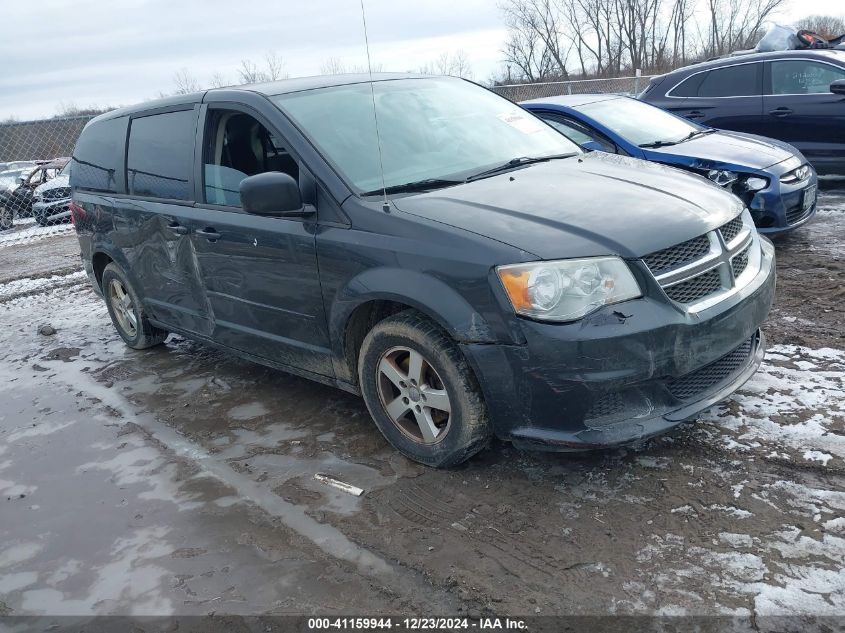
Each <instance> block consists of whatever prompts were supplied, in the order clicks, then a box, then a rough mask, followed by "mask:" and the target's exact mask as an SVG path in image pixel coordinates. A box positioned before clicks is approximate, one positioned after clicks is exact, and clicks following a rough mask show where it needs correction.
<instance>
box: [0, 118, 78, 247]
mask: <svg viewBox="0 0 845 633" xmlns="http://www.w3.org/2000/svg"><path fill="white" fill-rule="evenodd" d="M91 118H92V117H90V116H76V117H61V118H54V119H43V120H40V121H20V122H18V121H15V122H9V123H0V231H9V230H11V229H13V228H15V229H16V231H17V232H20V231H29V230H30V229H31V232H38V231H39V229H49V228H50V227H67V229H68V230H70V225H69V224H68V223H69V222H70V208H69V205H70V187H69V185H68V174H67V169H65V167H66V165H67V163H68V158H69V157H70V155H71V153H72V152H73V147H74V145H76V139H78V138H79V135H80V133H81V132H82V128H84V127H85V124H86V123H88V121H90V120H91Z"/></svg>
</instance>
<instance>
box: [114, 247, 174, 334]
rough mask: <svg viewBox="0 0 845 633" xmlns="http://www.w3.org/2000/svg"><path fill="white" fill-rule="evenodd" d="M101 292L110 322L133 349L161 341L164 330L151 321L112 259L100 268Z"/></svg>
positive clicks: (127, 280) (125, 277)
mask: <svg viewBox="0 0 845 633" xmlns="http://www.w3.org/2000/svg"><path fill="white" fill-rule="evenodd" d="M102 288H103V296H104V297H105V299H106V308H108V311H109V316H110V317H111V320H112V324H114V327H115V329H116V330H117V333H118V334H120V338H122V339H123V340H124V342H125V343H126V344H127V345H128V346H129V347H131V348H132V349H147V348H148V347H153V346H155V345H159V344H161V343H163V342H164V339H166V338H167V332H165V331H164V330H161V329H159V328H157V327H155V326H154V325H152V324H151V323H150V321H149V319H148V318H147V315H146V313H145V312H144V306H143V304H142V303H141V300H140V299H139V297H138V293H137V292H136V291H135V289H134V288H133V287H132V284H131V283H130V282H129V279H128V278H127V276H126V274H125V273H124V272H123V270H121V268H120V267H119V266H118V265H117V264H115V263H114V262H112V263H110V264H108V265H107V266H106V267H105V269H104V270H103V281H102Z"/></svg>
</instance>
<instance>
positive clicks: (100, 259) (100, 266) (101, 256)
mask: <svg viewBox="0 0 845 633" xmlns="http://www.w3.org/2000/svg"><path fill="white" fill-rule="evenodd" d="M112 261H113V260H112V258H111V257H109V256H108V255H106V254H105V253H94V258H93V259H92V261H91V264H92V266H93V267H94V275H95V276H96V277H97V285H98V286H100V289H101V290H102V288H103V271H104V270H105V269H106V266H108V265H109V264H110V263H111V262H112Z"/></svg>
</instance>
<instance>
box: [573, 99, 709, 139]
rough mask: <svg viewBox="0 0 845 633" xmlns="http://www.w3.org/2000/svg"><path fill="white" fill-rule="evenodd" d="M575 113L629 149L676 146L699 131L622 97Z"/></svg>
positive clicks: (674, 117)
mask: <svg viewBox="0 0 845 633" xmlns="http://www.w3.org/2000/svg"><path fill="white" fill-rule="evenodd" d="M577 109H578V110H579V111H580V112H583V113H584V114H585V115H587V116H588V117H590V118H591V119H592V120H594V121H596V122H597V123H599V124H601V125H603V126H604V127H606V128H607V129H608V130H612V131H613V132H615V133H616V134H618V135H619V136H621V137H622V138H623V139H625V140H627V141H628V142H630V143H632V144H633V145H649V144H652V143H677V142H678V141H681V140H683V139H685V138H687V137H689V136H690V135H692V134H694V133H696V132H699V131H701V130H702V129H703V128H701V127H700V126H698V125H696V124H695V123H691V122H690V121H687V120H686V119H682V118H680V117H677V116H675V115H674V114H669V113H668V112H666V111H665V110H661V109H660V108H657V107H655V106H653V105H649V104H648V103H644V102H642V101H637V100H635V99H628V98H625V97H620V98H619V99H607V100H604V101H595V102H593V103H587V104H585V105H581V106H578V108H577Z"/></svg>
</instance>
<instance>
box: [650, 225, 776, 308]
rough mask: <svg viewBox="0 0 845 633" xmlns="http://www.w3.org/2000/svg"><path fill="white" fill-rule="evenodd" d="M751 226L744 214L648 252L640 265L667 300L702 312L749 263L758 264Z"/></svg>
mask: <svg viewBox="0 0 845 633" xmlns="http://www.w3.org/2000/svg"><path fill="white" fill-rule="evenodd" d="M751 225H752V223H751V216H750V215H749V214H748V212H747V211H745V212H743V214H741V215H739V216H737V217H736V218H734V219H733V220H731V221H730V222H727V223H725V224H723V225H722V226H720V227H719V228H717V229H715V230H713V231H710V232H709V233H705V234H704V235H700V236H698V237H696V238H693V239H691V240H687V241H685V242H682V243H681V244H677V245H675V246H671V247H669V248H666V249H664V250H661V251H656V252H654V253H649V254H648V255H646V256H645V257H643V263H645V265H646V266H647V267H648V269H649V271H650V272H651V273H652V275H654V278H655V279H656V280H657V283H658V284H660V287H661V288H662V289H663V292H665V293H666V296H667V297H669V299H671V300H672V301H674V302H675V303H678V304H680V305H681V306H683V307H684V309H686V310H687V311H689V312H694V311H697V310H703V309H704V308H706V307H709V306H711V305H713V304H714V303H716V302H718V301H720V300H721V299H722V298H724V296H726V295H727V294H729V293H730V292H732V291H733V290H734V288H736V279H737V277H739V276H740V275H741V274H742V273H743V272H744V271H745V270H746V269H747V268H748V267H749V265H750V264H752V263H753V264H754V265H758V263H759V259H760V255H759V251H760V246H759V242H758V241H757V240H756V239H755V237H754V230H753V228H752V226H751ZM754 249H756V250H754ZM748 281H749V280H744V281H743V283H748Z"/></svg>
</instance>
